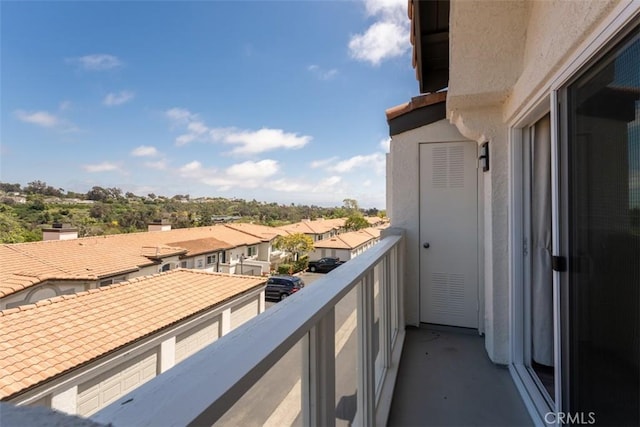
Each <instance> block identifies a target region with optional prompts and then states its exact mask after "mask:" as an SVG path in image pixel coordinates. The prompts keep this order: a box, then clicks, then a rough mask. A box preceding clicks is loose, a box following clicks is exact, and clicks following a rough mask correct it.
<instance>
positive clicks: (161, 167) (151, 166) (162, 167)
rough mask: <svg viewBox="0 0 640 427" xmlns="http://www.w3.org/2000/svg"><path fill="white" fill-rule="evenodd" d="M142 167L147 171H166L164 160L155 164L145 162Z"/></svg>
mask: <svg viewBox="0 0 640 427" xmlns="http://www.w3.org/2000/svg"><path fill="white" fill-rule="evenodd" d="M144 165H145V166H146V167H148V168H149V169H156V170H165V169H167V161H166V160H164V159H163V160H158V161H156V162H145V163H144Z"/></svg>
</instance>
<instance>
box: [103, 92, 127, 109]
mask: <svg viewBox="0 0 640 427" xmlns="http://www.w3.org/2000/svg"><path fill="white" fill-rule="evenodd" d="M134 96H135V94H134V93H133V92H130V91H128V90H123V91H120V92H118V93H113V92H112V93H109V94H107V96H105V98H104V100H103V101H102V103H103V104H104V105H106V106H108V107H113V106H115V105H122V104H124V103H126V102H129V101H131V100H132V99H133V97H134Z"/></svg>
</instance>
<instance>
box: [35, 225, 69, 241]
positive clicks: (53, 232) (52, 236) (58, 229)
mask: <svg viewBox="0 0 640 427" xmlns="http://www.w3.org/2000/svg"><path fill="white" fill-rule="evenodd" d="M77 238H78V229H77V228H73V227H71V224H62V223H60V222H54V223H53V224H51V228H44V229H42V240H72V239H77Z"/></svg>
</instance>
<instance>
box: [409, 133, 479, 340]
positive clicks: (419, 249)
mask: <svg viewBox="0 0 640 427" xmlns="http://www.w3.org/2000/svg"><path fill="white" fill-rule="evenodd" d="M445 143H465V144H474V146H475V149H476V153H475V156H476V230H477V240H476V256H477V260H476V275H477V286H478V289H477V292H478V293H477V304H478V309H477V316H478V319H477V325H478V326H477V330H478V334H479V335H484V332H485V322H484V314H485V295H484V289H485V286H484V282H485V280H484V271H485V268H484V236H485V235H484V232H485V227H484V208H483V206H484V173H483V171H482V169H481V168H480V167H479V163H478V160H477V159H478V153H479V150H480V146H479V144H478V143H477V142H476V141H473V140H469V139H460V140H449V139H445V140H442V141H420V142H419V143H418V144H417V153H416V154H417V158H418V183H420V182H421V181H420V178H421V176H422V173H423V172H424V165H423V164H422V162H420V161H419V159H420V152H421V147H422V146H423V145H427V144H445ZM421 192H422V188H421V186H420V184H418V218H417V219H418V242H417V243H418V246H417V248H416V250H417V252H418V254H420V253H421V252H422V251H423V250H424V249H423V248H422V244H423V242H422V241H421V239H422V231H423V225H422V221H421V220H420V219H421V217H422V212H421V203H420V197H421ZM419 260H420V256H418V287H417V291H418V294H417V297H418V323H421V322H420V319H421V318H422V314H421V313H422V304H421V301H422V286H421V285H420V284H421V282H422V279H423V275H424V274H425V272H424V268H423V267H422V264H421V263H420V262H419Z"/></svg>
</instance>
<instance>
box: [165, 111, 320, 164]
mask: <svg viewBox="0 0 640 427" xmlns="http://www.w3.org/2000/svg"><path fill="white" fill-rule="evenodd" d="M165 116H166V117H167V118H169V120H171V122H172V123H173V124H174V125H175V126H183V127H185V128H186V133H183V134H182V135H179V136H177V137H176V140H175V143H176V145H177V146H182V145H186V144H189V143H190V142H194V141H199V142H222V143H225V144H229V145H235V146H236V147H235V148H233V149H232V150H231V152H230V153H231V154H243V155H252V154H259V153H264V152H265V151H271V150H276V149H299V148H302V147H304V146H305V145H307V144H308V143H309V142H310V141H311V139H312V137H311V136H308V135H298V134H296V133H291V132H285V131H284V130H282V129H270V128H262V129H259V130H244V129H237V128H234V127H217V128H210V127H208V126H207V125H206V124H205V123H204V122H203V121H202V120H200V118H199V117H198V115H197V114H194V113H191V112H190V111H189V110H185V109H183V108H172V109H170V110H167V111H165Z"/></svg>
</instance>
